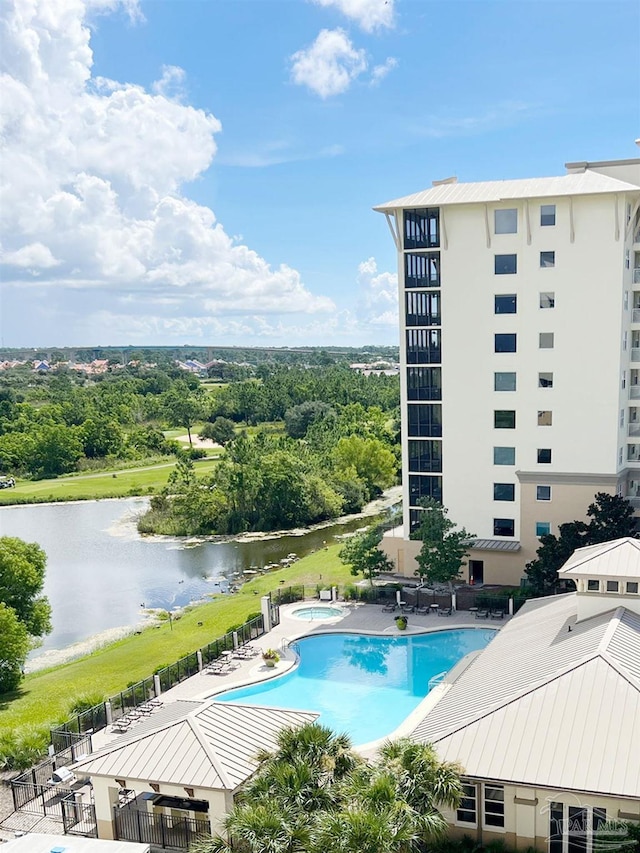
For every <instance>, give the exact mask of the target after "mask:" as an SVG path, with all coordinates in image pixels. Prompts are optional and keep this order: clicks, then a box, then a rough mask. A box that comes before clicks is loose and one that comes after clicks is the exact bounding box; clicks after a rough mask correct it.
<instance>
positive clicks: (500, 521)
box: [493, 518, 516, 536]
mask: <svg viewBox="0 0 640 853" xmlns="http://www.w3.org/2000/svg"><path fill="white" fill-rule="evenodd" d="M515 525H516V523H515V521H514V520H513V518H494V519H493V535H494V536H514V535H515Z"/></svg>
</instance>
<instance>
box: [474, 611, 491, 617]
mask: <svg viewBox="0 0 640 853" xmlns="http://www.w3.org/2000/svg"><path fill="white" fill-rule="evenodd" d="M488 618H489V611H488V610H476V619H488Z"/></svg>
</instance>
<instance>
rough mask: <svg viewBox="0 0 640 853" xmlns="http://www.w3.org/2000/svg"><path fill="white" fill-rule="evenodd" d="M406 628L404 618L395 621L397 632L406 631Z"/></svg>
mask: <svg viewBox="0 0 640 853" xmlns="http://www.w3.org/2000/svg"><path fill="white" fill-rule="evenodd" d="M406 627H407V620H406V619H404V618H403V619H396V628H397V629H398V631H404V630H406Z"/></svg>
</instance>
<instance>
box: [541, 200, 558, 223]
mask: <svg viewBox="0 0 640 853" xmlns="http://www.w3.org/2000/svg"><path fill="white" fill-rule="evenodd" d="M555 224H556V206H555V204H541V205H540V225H543V226H546V225H555Z"/></svg>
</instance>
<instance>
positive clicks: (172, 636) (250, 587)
mask: <svg viewBox="0 0 640 853" xmlns="http://www.w3.org/2000/svg"><path fill="white" fill-rule="evenodd" d="M340 548H341V545H339V544H336V545H331V546H329V547H328V548H325V549H324V550H322V551H317V552H315V553H314V554H310V555H309V556H307V557H304V558H303V559H301V560H299V561H297V562H296V563H294V564H293V565H291V566H287V567H286V568H282V569H279V570H277V571H275V572H271V573H269V574H268V575H260V576H259V577H256V578H254V579H253V580H251V581H249V582H248V583H245V584H243V586H242V587H241V588H240V591H239V592H238V593H237V594H236V595H231V596H222V595H221V596H217V597H216V598H215V600H213V601H211V602H210V603H207V604H202V605H199V606H197V607H194V608H193V609H191V610H190V611H188V612H186V613H185V614H184V615H183V616H182V618H181V619H180V620H178V621H176V620H174V621H173V629H171V626H170V625H169V623H168V622H164V623H162V625H161V626H160V628H153V627H149V628H147V629H146V630H144V631H143V632H142V633H141V634H139V635H136V634H134V635H131V636H130V637H126V638H124V639H122V640H119V641H117V642H116V643H113V644H112V645H109V646H107V647H105V648H103V649H100V650H98V651H96V652H93V653H92V654H91V655H88V656H87V657H84V658H80V659H78V660H76V661H72V662H71V663H67V664H63V665H61V666H58V667H54V668H52V669H48V670H42V671H41V672H35V673H32V674H31V675H27V676H26V677H25V679H24V681H23V682H22V685H21V688H20V690H19V691H18V692H17V693H16V694H10V695H5V696H3V697H0V729H5V728H8V729H15V728H18V727H22V726H39V725H43V724H55V723H57V722H61V721H62V720H64V719H66V718H67V716H69V713H68V712H69V708H70V707H71V706H72V704H73V703H74V700H75V699H76V698H77V697H79V696H82V695H86V694H90V695H92V696H93V695H94V694H96V693H97V694H99V695H101V696H104V697H105V698H107V697H109V696H112V695H114V694H115V693H117V692H118V691H119V690H122V689H124V688H125V687H127V685H130V684H133V683H135V682H137V681H140V680H141V679H143V678H146V677H147V676H149V675H151V674H152V673H153V671H154V670H155V669H158V668H160V667H163V666H167V665H169V664H171V663H174V661H176V660H177V659H178V658H180V657H183V656H184V655H186V654H189V653H190V652H193V651H195V650H196V649H198V648H201V647H202V646H205V645H206V644H207V643H209V642H211V641H212V640H215V639H216V638H217V637H220V636H221V635H222V634H224V633H226V631H227V629H228V628H229V627H232V626H235V625H238V624H241V623H242V622H244V621H245V620H246V618H247V616H249V615H250V614H252V613H256V612H257V611H259V610H260V596H261V595H264V594H266V593H267V592H270V591H272V590H274V589H277V588H278V587H280V586H285V587H286V586H289V585H292V584H302V583H303V584H305V585H308V586H309V587H311V588H315V586H316V585H317V584H318V583H322V585H323V586H324V585H332V584H344V583H347V582H349V581H350V580H353V578H352V576H351V574H350V571H349V569H348V568H347V567H346V566H344V565H343V564H342V563H341V562H340V560H339V559H338V551H339V550H340ZM320 576H322V580H320ZM280 581H284V583H280ZM199 622H202V626H200V625H198V623H199Z"/></svg>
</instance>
